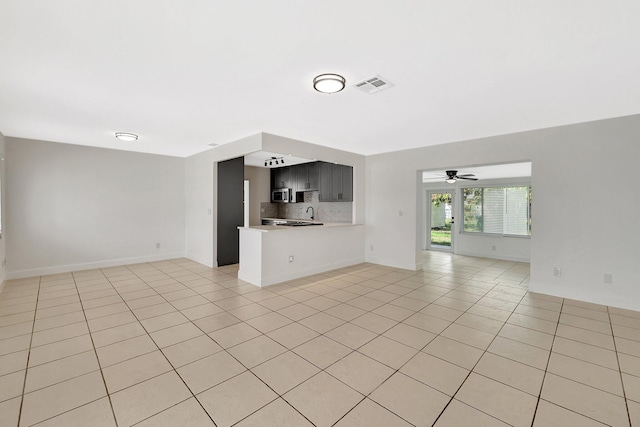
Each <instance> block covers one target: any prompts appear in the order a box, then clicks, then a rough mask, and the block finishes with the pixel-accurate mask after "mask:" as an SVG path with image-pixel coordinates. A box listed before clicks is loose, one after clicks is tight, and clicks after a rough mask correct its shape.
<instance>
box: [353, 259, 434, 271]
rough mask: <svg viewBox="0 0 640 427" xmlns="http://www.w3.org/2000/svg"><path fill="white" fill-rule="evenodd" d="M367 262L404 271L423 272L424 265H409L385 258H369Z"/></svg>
mask: <svg viewBox="0 0 640 427" xmlns="http://www.w3.org/2000/svg"><path fill="white" fill-rule="evenodd" d="M366 262H370V263H371V264H378V265H384V266H385V267H393V268H401V269H403V270H411V271H418V270H422V263H415V262H414V263H407V262H403V261H398V260H389V259H384V258H376V257H373V256H367V257H366Z"/></svg>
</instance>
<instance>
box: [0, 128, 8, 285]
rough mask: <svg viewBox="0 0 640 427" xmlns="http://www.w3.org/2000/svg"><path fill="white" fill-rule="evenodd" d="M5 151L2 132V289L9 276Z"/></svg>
mask: <svg viewBox="0 0 640 427" xmlns="http://www.w3.org/2000/svg"><path fill="white" fill-rule="evenodd" d="M5 151H6V141H5V137H4V135H3V134H2V133H1V132H0V185H1V186H2V187H0V193H1V194H2V199H1V200H0V202H1V203H2V204H1V205H0V214H1V215H2V218H1V219H0V220H1V221H2V236H0V290H2V287H3V285H4V281H5V279H6V278H7V266H6V265H5V264H4V262H3V260H4V259H5V258H6V256H7V228H6V224H7V221H6V210H5V208H6V207H7V205H6V203H5V200H6V188H7V183H6V177H7V174H6V172H5V169H6V161H5V160H4V155H5Z"/></svg>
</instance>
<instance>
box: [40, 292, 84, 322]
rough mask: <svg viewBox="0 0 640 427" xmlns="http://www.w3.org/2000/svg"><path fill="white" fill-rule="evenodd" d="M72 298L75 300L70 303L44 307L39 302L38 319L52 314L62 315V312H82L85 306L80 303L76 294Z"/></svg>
mask: <svg viewBox="0 0 640 427" xmlns="http://www.w3.org/2000/svg"><path fill="white" fill-rule="evenodd" d="M65 298H69V297H65ZM70 298H73V302H72V303H69V304H61V305H54V306H50V307H47V308H43V307H42V306H41V305H40V304H38V309H37V310H36V320H42V319H45V318H47V317H52V316H60V315H62V314H68V313H75V312H81V311H82V308H83V307H82V304H80V301H79V300H78V298H77V297H76V296H72V297H70ZM45 305H47V304H45Z"/></svg>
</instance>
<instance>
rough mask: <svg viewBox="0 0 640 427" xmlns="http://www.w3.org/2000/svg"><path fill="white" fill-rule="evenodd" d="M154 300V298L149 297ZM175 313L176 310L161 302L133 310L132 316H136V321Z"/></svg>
mask: <svg viewBox="0 0 640 427" xmlns="http://www.w3.org/2000/svg"><path fill="white" fill-rule="evenodd" d="M150 298H154V297H150ZM174 312H177V310H176V308H175V307H174V306H173V305H171V304H169V303H168V302H161V303H159V304H154V305H149V306H145V307H141V308H135V309H133V314H135V315H136V317H137V318H138V320H146V319H150V318H152V317H156V316H162V315H163V314H169V313H174Z"/></svg>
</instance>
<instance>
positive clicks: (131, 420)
mask: <svg viewBox="0 0 640 427" xmlns="http://www.w3.org/2000/svg"><path fill="white" fill-rule="evenodd" d="M189 397H191V393H190V392H189V390H188V389H187V387H186V386H185V385H184V383H183V382H182V380H181V379H180V377H179V376H178V375H177V374H176V373H175V372H173V371H171V372H167V373H166V374H162V375H160V376H158V377H155V378H152V379H150V380H147V381H145V382H142V383H140V384H137V385H134V386H132V387H129V388H126V389H124V390H121V391H119V392H117V393H114V394H112V395H111V402H112V405H113V410H114V412H115V414H116V419H117V421H118V424H119V425H133V424H135V423H137V422H139V421H142V420H144V419H146V418H148V417H150V416H152V415H154V414H157V413H158V412H161V411H163V410H164V409H167V408H169V407H171V406H173V405H175V404H176V403H179V402H181V401H183V400H186V399H187V398H189Z"/></svg>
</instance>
